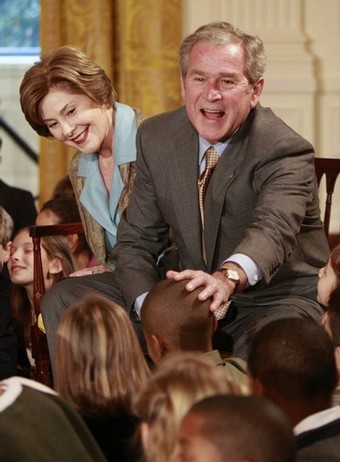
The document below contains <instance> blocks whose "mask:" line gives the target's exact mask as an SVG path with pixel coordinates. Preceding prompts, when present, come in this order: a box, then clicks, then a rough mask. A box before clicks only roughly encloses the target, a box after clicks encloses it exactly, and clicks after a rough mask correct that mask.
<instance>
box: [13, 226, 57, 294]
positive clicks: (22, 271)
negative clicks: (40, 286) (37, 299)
mask: <svg viewBox="0 0 340 462" xmlns="http://www.w3.org/2000/svg"><path fill="white" fill-rule="evenodd" d="M41 261H42V266H43V273H44V280H45V281H46V280H47V275H48V271H49V262H48V258H47V254H46V251H45V250H44V248H43V247H42V246H41ZM7 266H8V271H9V275H10V279H11V282H12V283H13V284H15V285H18V286H22V287H24V288H26V289H27V288H28V287H33V242H32V238H31V237H30V235H29V232H28V230H26V229H25V230H22V231H20V232H19V233H18V234H17V235H16V236H15V237H14V239H13V242H12V246H11V250H10V257H9V260H8V262H7Z"/></svg>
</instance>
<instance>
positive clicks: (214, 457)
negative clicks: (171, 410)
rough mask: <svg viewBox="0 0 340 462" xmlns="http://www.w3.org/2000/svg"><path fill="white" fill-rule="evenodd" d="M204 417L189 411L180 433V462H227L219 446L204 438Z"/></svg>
mask: <svg viewBox="0 0 340 462" xmlns="http://www.w3.org/2000/svg"><path fill="white" fill-rule="evenodd" d="M202 423H203V420H202V417H201V416H199V415H197V414H195V413H193V412H189V413H188V414H187V415H186V417H184V419H183V421H182V423H181V427H180V433H179V444H180V451H179V456H178V462H225V459H224V458H223V457H222V455H221V453H220V452H219V451H218V448H217V447H216V446H214V445H213V444H212V443H211V442H210V441H208V440H207V439H206V438H204V434H203V432H202Z"/></svg>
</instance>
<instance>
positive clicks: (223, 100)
mask: <svg viewBox="0 0 340 462" xmlns="http://www.w3.org/2000/svg"><path fill="white" fill-rule="evenodd" d="M244 60H245V57H244V52H243V49H242V47H241V45H240V44H237V45H233V44H229V45H213V44H211V43H208V42H198V43H196V44H195V45H194V46H193V48H192V50H191V52H190V56H189V62H188V70H187V74H186V75H185V77H184V76H183V77H182V96H183V98H184V101H185V104H186V108H187V112H188V115H189V118H190V120H191V122H192V124H193V125H194V127H195V128H196V130H197V131H198V133H199V134H200V135H201V136H202V137H203V138H204V139H206V140H208V141H209V142H210V143H211V144H216V143H217V142H218V141H223V140H225V139H226V138H228V137H229V136H230V135H232V134H233V133H234V132H235V130H236V129H237V128H238V127H240V125H241V124H242V123H243V122H244V121H245V120H246V118H247V116H248V114H249V112H250V110H251V109H252V108H254V107H255V106H256V104H257V102H258V99H259V96H260V94H261V91H262V87H263V79H262V78H261V79H259V81H258V82H257V83H256V84H255V85H250V84H249V82H248V79H247V77H246V76H245V74H244Z"/></svg>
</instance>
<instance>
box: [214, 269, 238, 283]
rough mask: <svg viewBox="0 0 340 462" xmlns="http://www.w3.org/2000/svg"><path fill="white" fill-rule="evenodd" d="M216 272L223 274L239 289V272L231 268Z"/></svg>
mask: <svg viewBox="0 0 340 462" xmlns="http://www.w3.org/2000/svg"><path fill="white" fill-rule="evenodd" d="M216 271H218V272H219V273H222V274H223V275H224V276H225V277H226V278H227V279H229V281H232V282H233V283H234V284H235V287H237V286H238V285H239V283H240V275H239V274H238V272H237V271H236V270H234V269H231V268H218V269H217V270H216Z"/></svg>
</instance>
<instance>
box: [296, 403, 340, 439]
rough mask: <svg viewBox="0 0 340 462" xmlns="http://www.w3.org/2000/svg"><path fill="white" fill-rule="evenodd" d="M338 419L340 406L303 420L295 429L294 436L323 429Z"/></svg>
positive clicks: (339, 417)
mask: <svg viewBox="0 0 340 462" xmlns="http://www.w3.org/2000/svg"><path fill="white" fill-rule="evenodd" d="M338 419H340V406H334V407H330V408H328V409H325V410H323V411H320V412H317V413H315V414H312V415H309V416H308V417H306V418H305V419H303V420H301V422H299V423H298V424H297V425H295V427H294V435H295V436H297V435H300V434H301V433H304V432H306V431H309V430H314V429H315V428H319V427H323V426H324V425H327V424H328V423H330V422H333V421H334V420H338Z"/></svg>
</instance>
